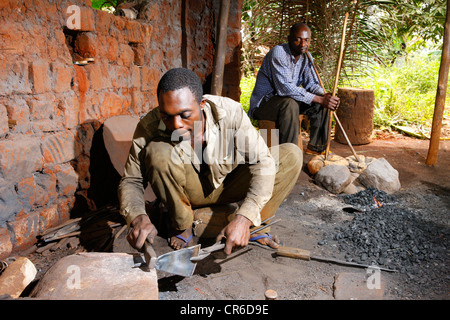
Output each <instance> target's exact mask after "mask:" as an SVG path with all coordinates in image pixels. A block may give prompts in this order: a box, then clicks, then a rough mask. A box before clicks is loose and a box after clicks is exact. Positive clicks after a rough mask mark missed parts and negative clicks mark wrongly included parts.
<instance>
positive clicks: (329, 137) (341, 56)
mask: <svg viewBox="0 0 450 320" xmlns="http://www.w3.org/2000/svg"><path fill="white" fill-rule="evenodd" d="M347 19H348V12H347V13H346V14H345V19H344V27H343V28H342V39H341V50H340V53H339V60H338V66H337V70H336V78H335V80H334V88H333V93H332V96H333V97H334V96H336V92H337V86H338V83H339V75H340V73H341V67H342V60H343V58H344V49H345V48H344V41H345V31H346V27H347ZM332 121H333V111H332V110H329V116H328V140H327V148H326V150H325V160H328V153H329V152H330V142H331V141H330V140H331V125H332ZM356 159H358V157H356Z"/></svg>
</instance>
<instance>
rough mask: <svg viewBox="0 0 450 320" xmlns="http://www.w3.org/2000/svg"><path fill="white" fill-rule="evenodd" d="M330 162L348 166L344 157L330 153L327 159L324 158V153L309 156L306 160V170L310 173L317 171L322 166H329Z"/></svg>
mask: <svg viewBox="0 0 450 320" xmlns="http://www.w3.org/2000/svg"><path fill="white" fill-rule="evenodd" d="M332 164H335V165H342V166H348V165H349V163H348V161H347V160H346V159H344V158H343V157H341V156H338V155H334V154H332V155H330V156H329V157H328V159H327V160H325V155H317V156H314V157H312V158H311V160H310V161H309V162H308V171H309V173H311V174H312V175H314V174H316V173H317V172H319V170H320V169H321V168H322V167H326V166H330V165H332Z"/></svg>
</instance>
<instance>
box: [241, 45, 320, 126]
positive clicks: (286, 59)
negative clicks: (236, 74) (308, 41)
mask: <svg viewBox="0 0 450 320" xmlns="http://www.w3.org/2000/svg"><path fill="white" fill-rule="evenodd" d="M323 94H324V92H323V90H322V87H321V86H320V82H319V79H318V78H317V75H316V74H315V71H314V68H313V66H312V65H311V63H310V62H309V60H308V57H307V56H306V54H301V55H300V57H299V59H298V61H297V62H295V58H294V56H293V55H292V54H291V51H290V49H289V44H288V43H284V44H280V45H277V46H275V47H274V48H272V50H270V51H269V53H267V55H266V56H265V58H264V60H263V63H262V65H261V68H260V69H259V72H258V76H257V77H256V84H255V88H254V89H253V92H252V96H251V98H250V109H249V112H248V114H249V116H250V117H251V118H253V116H252V115H253V112H254V110H255V109H256V108H258V107H259V105H260V104H261V102H262V101H263V100H264V101H267V100H269V99H270V98H272V97H273V96H275V95H277V96H281V97H291V98H293V99H294V100H296V101H299V102H303V103H306V104H311V103H312V100H313V98H314V96H315V95H323Z"/></svg>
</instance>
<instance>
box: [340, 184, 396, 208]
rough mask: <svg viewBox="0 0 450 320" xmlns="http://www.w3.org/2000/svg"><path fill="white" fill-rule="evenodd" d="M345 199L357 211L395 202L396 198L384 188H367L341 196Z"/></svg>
mask: <svg viewBox="0 0 450 320" xmlns="http://www.w3.org/2000/svg"><path fill="white" fill-rule="evenodd" d="M341 197H342V198H343V201H344V202H345V203H346V204H348V205H350V206H352V207H353V208H355V209H356V210H355V211H367V210H372V209H374V208H378V207H381V206H383V205H386V204H393V203H394V201H395V199H394V197H393V196H391V195H389V194H387V193H386V192H384V191H382V190H378V189H376V188H367V189H366V190H362V191H360V192H358V193H357V194H349V195H344V196H341Z"/></svg>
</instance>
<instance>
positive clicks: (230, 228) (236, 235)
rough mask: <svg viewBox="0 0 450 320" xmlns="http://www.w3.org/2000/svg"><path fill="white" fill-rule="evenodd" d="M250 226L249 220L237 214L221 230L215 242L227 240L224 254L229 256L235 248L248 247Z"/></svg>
mask: <svg viewBox="0 0 450 320" xmlns="http://www.w3.org/2000/svg"><path fill="white" fill-rule="evenodd" d="M251 225H252V222H251V221H250V220H249V219H247V218H246V217H244V216H241V215H239V214H237V215H236V217H235V218H234V219H233V220H231V221H230V223H229V224H228V225H227V226H226V227H225V228H223V229H222V231H221V232H220V233H219V235H218V236H217V242H218V241H220V240H222V238H226V239H227V241H226V243H225V249H224V252H225V253H226V254H231V250H232V249H233V247H235V246H240V247H244V246H246V245H248V240H249V239H250V227H251Z"/></svg>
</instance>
